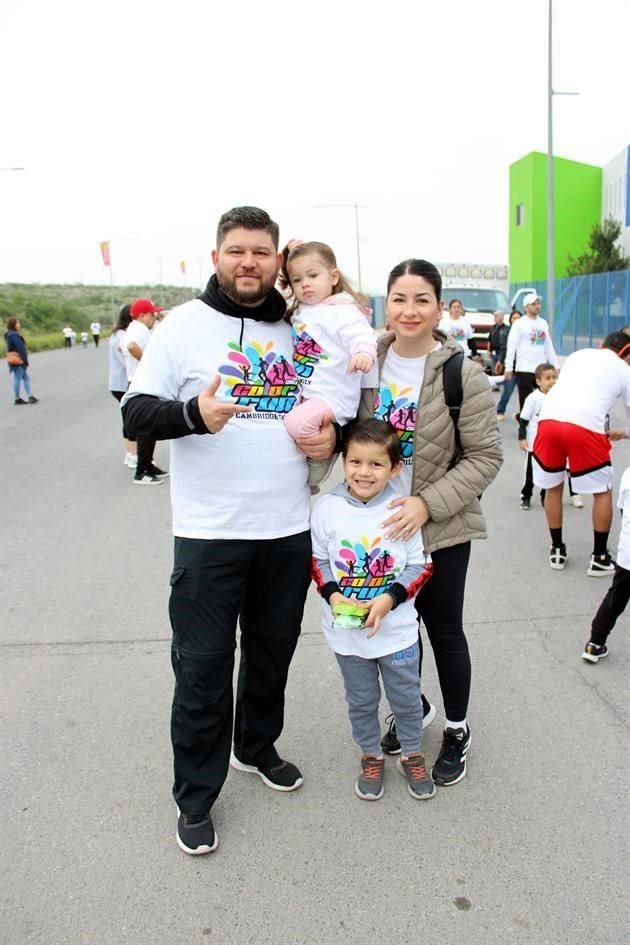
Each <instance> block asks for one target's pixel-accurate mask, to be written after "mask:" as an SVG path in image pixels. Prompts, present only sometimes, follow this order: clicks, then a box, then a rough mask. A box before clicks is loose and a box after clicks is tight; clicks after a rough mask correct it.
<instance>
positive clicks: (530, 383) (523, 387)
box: [516, 371, 536, 410]
mask: <svg viewBox="0 0 630 945" xmlns="http://www.w3.org/2000/svg"><path fill="white" fill-rule="evenodd" d="M516 386H517V387H518V409H519V410H522V409H523V404H524V403H525V400H526V398H527V397H529V395H530V394H531V393H532V391H535V390H536V376H535V374H534V372H533V371H517V372H516Z"/></svg>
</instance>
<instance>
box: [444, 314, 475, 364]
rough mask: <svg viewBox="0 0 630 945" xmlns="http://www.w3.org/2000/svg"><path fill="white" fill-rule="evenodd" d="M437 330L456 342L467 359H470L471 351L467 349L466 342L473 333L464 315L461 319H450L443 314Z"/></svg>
mask: <svg viewBox="0 0 630 945" xmlns="http://www.w3.org/2000/svg"><path fill="white" fill-rule="evenodd" d="M438 330H439V331H443V332H444V334H445V335H446V336H447V337H448V338H452V339H453V341H456V342H457V344H458V345H459V346H460V347H461V349H462V351H463V352H464V354H465V355H466V357H467V358H470V357H471V355H472V351H471V350H470V348H469V347H468V341H469V339H470V338H472V337H473V335H474V332H473V329H472V325H471V324H470V322H469V321H468V318H467V316H466V315H462V316H461V318H451V317H450V315H448V314H446V313H445V314H444V315H442V318H441V319H440V324H439V325H438Z"/></svg>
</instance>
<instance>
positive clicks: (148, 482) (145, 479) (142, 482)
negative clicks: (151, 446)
mask: <svg viewBox="0 0 630 945" xmlns="http://www.w3.org/2000/svg"><path fill="white" fill-rule="evenodd" d="M133 481H134V483H135V484H136V485H137V486H161V485H162V483H163V482H164V480H163V479H160V478H159V476H152V475H151V473H148V472H146V473H145V474H144V475H143V476H139V475H138V473H136V475H135V476H134V477H133Z"/></svg>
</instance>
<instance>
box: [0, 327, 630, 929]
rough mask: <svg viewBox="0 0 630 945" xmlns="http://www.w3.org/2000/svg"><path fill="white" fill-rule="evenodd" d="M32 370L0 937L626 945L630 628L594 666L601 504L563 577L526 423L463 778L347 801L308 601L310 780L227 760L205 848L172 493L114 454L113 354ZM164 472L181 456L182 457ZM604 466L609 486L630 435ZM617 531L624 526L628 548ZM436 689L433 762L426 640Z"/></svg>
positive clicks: (476, 554) (17, 537)
mask: <svg viewBox="0 0 630 945" xmlns="http://www.w3.org/2000/svg"><path fill="white" fill-rule="evenodd" d="M31 373H32V378H33V390H34V393H35V394H36V395H37V396H38V397H39V398H40V403H39V404H37V405H28V406H23V407H15V406H14V405H13V403H12V397H11V391H10V384H9V379H8V377H5V388H4V394H3V398H2V403H1V404H0V435H1V439H2V450H1V466H0V469H1V474H2V482H3V483H4V486H3V503H2V505H3V516H2V517H3V525H4V540H3V542H2V546H1V551H0V554H1V562H2V574H3V578H2V585H1V591H0V594H1V597H2V600H1V606H0V612H1V613H2V614H3V617H4V619H3V621H2V623H3V629H2V635H1V641H0V642H1V650H0V652H1V655H2V661H1V683H2V685H1V704H2V713H1V719H0V733H1V735H2V744H3V759H2V760H3V764H2V783H1V797H2V810H3V813H4V816H3V818H2V828H1V834H0V851H1V858H0V870H1V872H0V877H1V890H2V893H1V906H0V941H1V942H2V943H7V945H22V943H42V945H43V943H46V945H84V943H86V945H197V943H198V945H204V943H220V945H346V943H348V945H354V943H357V945H358V943H369V945H389V943H391V942H397V943H409V945H415V943H422V945H460V943H461V945H503V943H506V945H508V943H509V945H530V943H531V945H534V943H535V945H564V943H567V945H569V943H570V945H587V943H588V945H592V943H597V945H621V943H622V942H623V941H625V940H626V934H627V904H628V888H627V868H626V867H627V862H628V855H629V853H630V850H629V847H630V844H629V834H628V823H629V818H628V790H627V785H628V763H627V758H628V732H629V728H630V717H629V711H628V690H627V682H628V666H629V665H630V634H629V633H628V631H629V630H630V615H628V614H626V615H625V616H624V617H622V618H621V620H620V621H619V624H618V626H617V628H616V630H615V632H614V634H613V636H612V637H611V639H610V657H609V658H608V659H607V660H606V661H604V662H602V663H600V664H598V665H597V666H593V665H590V664H587V663H585V662H583V661H582V660H581V658H580V654H581V652H582V648H583V645H584V642H585V641H586V639H587V637H588V631H589V626H590V620H591V619H592V616H593V614H594V612H595V610H596V608H597V606H598V605H599V602H600V600H601V598H602V597H603V595H604V593H605V591H606V589H607V587H608V579H594V578H589V577H587V576H586V568H587V564H588V558H589V555H590V551H591V534H592V533H591V526H590V511H589V506H590V502H589V500H588V499H587V500H586V507H585V508H584V509H582V510H579V509H574V508H572V507H569V506H568V505H567V506H566V510H565V511H566V522H565V536H566V542H567V545H568V549H569V556H570V558H569V563H568V565H567V568H566V570H565V571H564V572H554V571H551V570H550V568H549V565H548V561H547V553H548V546H549V539H548V532H547V530H546V526H545V521H544V515H543V511H542V509H541V508H540V505H539V504H538V502H537V500H536V501H534V502H533V504H532V509H531V511H529V512H524V511H521V509H520V508H519V490H520V479H521V471H522V462H523V457H522V454H521V453H520V452H519V450H518V447H517V443H516V424H515V423H514V422H513V421H512V420H511V419H509V417H510V416H511V414H510V413H508V419H506V421H505V422H504V423H503V424H502V431H503V436H504V443H505V464H504V467H503V469H502V470H501V473H500V475H499V477H498V479H497V481H496V482H495V483H494V484H493V485H492V487H491V488H490V489H489V490H488V491H487V493H486V494H485V495H484V497H483V506H484V509H485V512H486V516H487V519H488V527H489V534H490V538H489V540H488V541H485V542H475V543H474V545H473V554H472V559H471V567H470V572H469V579H468V587H467V596H466V627H467V633H468V638H469V642H470V647H471V654H472V661H473V694H472V701H471V706H470V713H469V719H470V725H471V730H472V748H471V751H470V754H469V765H468V776H467V777H466V778H465V779H464V780H463V781H462V782H461V783H460V784H458V785H455V786H453V787H450V788H439V789H438V791H437V794H436V796H435V797H434V798H433V800H431V801H430V802H428V803H423V804H418V803H417V802H415V801H414V800H413V799H412V798H410V797H409V795H408V793H407V791H406V787H405V783H404V781H403V779H402V778H401V777H400V776H399V775H398V773H397V772H396V770H395V767H394V764H393V762H391V761H389V762H388V763H387V768H386V792H385V796H384V797H383V799H382V800H380V801H379V802H378V803H373V804H367V803H365V802H362V801H360V800H359V799H357V798H356V796H355V795H354V792H353V783H354V779H355V777H356V773H357V768H358V759H359V752H358V749H357V748H356V746H355V745H354V744H353V742H352V740H351V736H350V730H349V724H348V721H347V717H346V711H345V703H344V699H343V689H342V683H341V678H340V674H339V671H338V669H337V666H336V662H335V660H334V657H333V655H332V653H331V652H330V651H329V650H328V648H327V646H326V645H325V643H324V639H323V636H322V634H321V632H320V629H319V617H318V600H317V598H316V595H315V594H314V592H313V591H312V590H311V593H310V594H309V599H308V602H307V608H306V614H305V619H304V624H303V634H302V638H301V640H300V644H299V647H298V650H297V653H296V656H295V659H294V662H293V665H292V670H291V674H290V679H289V686H288V691H287V711H286V726H285V731H284V733H283V736H282V739H281V741H280V743H279V748H280V751H281V754H282V755H283V756H284V757H286V758H288V759H290V760H291V761H294V762H295V763H297V764H298V765H299V766H300V767H301V769H302V771H303V774H304V786H303V787H302V788H301V789H300V790H299V791H296V792H295V793H292V794H287V795H282V794H278V793H276V792H273V791H271V790H269V789H268V788H266V787H265V786H264V785H263V783H262V782H261V781H260V780H259V779H258V778H256V777H252V776H250V775H247V774H242V773H239V772H236V771H231V772H230V774H229V776H228V780H227V782H226V785H225V787H224V790H223V793H222V794H221V797H220V799H219V801H218V802H217V804H216V806H215V808H214V810H213V817H214V820H215V825H216V828H217V831H218V833H219V835H220V846H219V849H218V850H217V852H216V853H214V854H212V855H211V856H207V857H189V856H186V855H185V854H183V853H182V852H180V850H179V849H178V848H177V846H176V844H175V827H176V814H175V806H174V803H173V800H172V797H171V793H170V789H171V776H172V771H171V755H170V744H169V715H170V698H171V688H172V679H171V669H170V663H169V625H168V619H167V599H168V578H169V571H170V562H171V548H172V541H171V537H170V508H169V490H168V485H163V486H158V487H152V488H148V487H145V488H139V487H136V486H134V485H133V484H132V481H131V477H132V474H131V473H130V471H129V470H128V469H127V468H126V467H124V466H123V463H122V458H123V448H122V438H121V435H120V420H119V413H118V408H117V405H116V403H115V402H114V399H113V398H112V397H111V395H110V394H109V393H108V392H107V389H106V388H107V344H106V343H105V344H102V345H101V347H100V348H99V350H95V349H94V348H93V346H92V345H90V347H89V348H88V349H87V350H85V351H84V350H82V349H80V348H78V349H73V350H71V351H64V350H60V351H54V352H47V353H43V354H36V355H34V356H33V357H32V362H31ZM515 405H516V394H515V395H514V398H513V401H512V405H511V406H512V411H513V410H514V409H516V407H515ZM615 420H616V421H617V422H619V423H621V422H622V415H621V412H617V411H616V412H615V414H613V422H614V421H615ZM156 461H157V462H158V464H159V465H160V466H163V467H164V466H166V467H168V444H159V445H158V450H157V453H156ZM614 461H615V471H616V475H615V480H616V484H618V481H619V478H620V475H621V473H622V472H623V469H624V468H625V467H626V466H627V465H629V464H630V444H629V443H628V442H627V441H626V442H623V443H620V444H617V445H615V447H614ZM252 474H253V475H255V469H253V470H252ZM618 531H619V522H618V517H617V516H616V517H615V525H614V530H613V533H612V537H611V550H613V551H614V550H615V549H616V539H617V535H618ZM424 688H425V690H426V692H427V694H428V696H429V697H430V698H431V699H432V701H437V704H438V717H437V719H436V721H435V722H434V723H433V724H432V725H431V727H430V728H428V730H427V732H426V738H425V744H424V749H425V753H426V755H427V759H428V762H429V763H431V762H432V760H433V759H434V758H435V757H436V755H437V752H438V750H439V747H440V741H441V725H442V722H443V708H442V704H441V700H440V697H439V689H438V685H437V682H436V676H435V667H434V662H433V656H432V654H431V651H430V648H429V647H426V649H425V664H424ZM386 711H387V710H386V706H383V715H385V712H386Z"/></svg>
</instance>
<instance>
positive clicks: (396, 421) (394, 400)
mask: <svg viewBox="0 0 630 945" xmlns="http://www.w3.org/2000/svg"><path fill="white" fill-rule="evenodd" d="M411 391H412V388H411V387H403V388H402V389H401V390H398V388H397V387H396V385H395V384H392V385H391V386H389V387H381V388H380V389H379V392H378V395H377V404H376V410H375V411H374V416H375V417H377V418H378V419H379V420H387V422H388V423H391V425H392V426H393V428H394V429H395V430H396V432H397V433H398V436H399V437H400V448H401V452H402V458H403V459H410V458H411V456H412V453H413V431H414V429H415V426H416V404H415V401H413V400H409V398H408V397H407V395H408V394H410V393H411Z"/></svg>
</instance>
